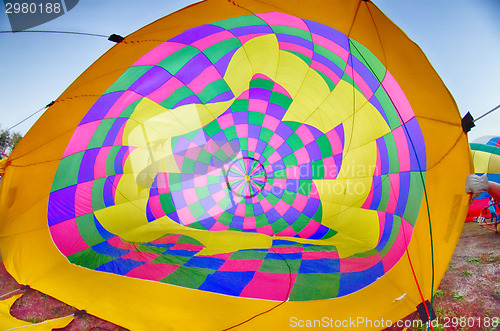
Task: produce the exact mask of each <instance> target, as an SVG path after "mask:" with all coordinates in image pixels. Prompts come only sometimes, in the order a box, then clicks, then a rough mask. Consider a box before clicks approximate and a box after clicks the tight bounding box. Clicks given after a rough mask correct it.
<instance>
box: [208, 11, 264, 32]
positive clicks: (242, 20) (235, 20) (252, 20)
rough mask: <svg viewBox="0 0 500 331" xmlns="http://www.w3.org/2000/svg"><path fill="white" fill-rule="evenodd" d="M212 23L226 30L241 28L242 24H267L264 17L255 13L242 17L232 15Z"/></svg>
mask: <svg viewBox="0 0 500 331" xmlns="http://www.w3.org/2000/svg"><path fill="white" fill-rule="evenodd" d="M211 25H215V26H219V27H221V28H224V29H226V30H230V29H233V28H239V27H241V26H250V25H267V23H266V22H264V21H263V20H262V19H260V18H259V17H258V16H255V15H246V16H240V17H232V18H228V19H225V20H223V21H219V22H215V23H211Z"/></svg>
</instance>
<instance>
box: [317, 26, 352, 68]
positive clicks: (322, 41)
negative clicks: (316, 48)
mask: <svg viewBox="0 0 500 331" xmlns="http://www.w3.org/2000/svg"><path fill="white" fill-rule="evenodd" d="M312 40H313V42H314V43H315V44H318V45H320V46H323V47H325V48H326V49H328V50H330V51H332V52H333V53H334V54H336V55H338V56H339V57H340V58H341V59H342V60H344V62H347V60H348V58H349V52H348V51H347V50H345V49H344V48H343V47H342V46H340V45H338V44H336V43H335V42H333V41H331V40H330V39H328V38H325V37H323V36H321V35H319V34H315V33H313V34H312Z"/></svg>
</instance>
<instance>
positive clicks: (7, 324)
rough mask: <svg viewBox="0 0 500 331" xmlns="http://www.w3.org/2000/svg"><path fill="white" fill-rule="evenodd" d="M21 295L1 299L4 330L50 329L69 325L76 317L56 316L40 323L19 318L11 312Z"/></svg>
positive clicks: (46, 330)
mask: <svg viewBox="0 0 500 331" xmlns="http://www.w3.org/2000/svg"><path fill="white" fill-rule="evenodd" d="M21 296H22V294H19V295H15V296H12V297H10V298H8V299H5V300H2V301H0V327H1V328H2V330H11V329H18V328H29V330H38V331H50V330H53V329H58V328H63V327H65V326H67V325H68V324H69V323H71V321H72V320H73V318H74V317H75V316H74V315H70V316H66V317H63V318H54V319H52V320H46V321H43V322H39V323H31V322H26V321H23V320H19V319H17V318H15V317H13V316H12V315H11V314H10V308H11V307H12V305H13V304H14V302H15V301H16V300H17V299H19V298H20V297H21Z"/></svg>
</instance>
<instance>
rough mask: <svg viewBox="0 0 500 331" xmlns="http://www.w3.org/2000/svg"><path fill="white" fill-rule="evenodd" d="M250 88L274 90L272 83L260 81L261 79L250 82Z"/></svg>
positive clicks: (265, 80) (264, 80)
mask: <svg viewBox="0 0 500 331" xmlns="http://www.w3.org/2000/svg"><path fill="white" fill-rule="evenodd" d="M250 88H251V89H254V88H262V89H265V90H269V91H272V90H273V88H274V82H273V81H271V80H267V79H261V78H257V79H252V80H251V81H250Z"/></svg>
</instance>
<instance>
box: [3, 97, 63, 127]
mask: <svg viewBox="0 0 500 331" xmlns="http://www.w3.org/2000/svg"><path fill="white" fill-rule="evenodd" d="M53 104H54V101H52V102H51V103H49V104H48V105H46V106H45V107H43V108H40V109H38V110H37V111H35V112H34V113H33V114H31V115H30V116H28V117H26V118H25V119H23V120H22V121H20V122H18V123H16V124H14V125H13V126H11V127H10V128H8V129H7V130H6V131H10V130H12V129H13V128H15V127H16V126H18V125H20V124H22V123H24V122H25V121H26V120H28V119H30V118H31V117H33V116H35V115H36V114H38V113H39V112H41V111H42V110H45V109H47V108H49V107H50V106H52V105H53Z"/></svg>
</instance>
